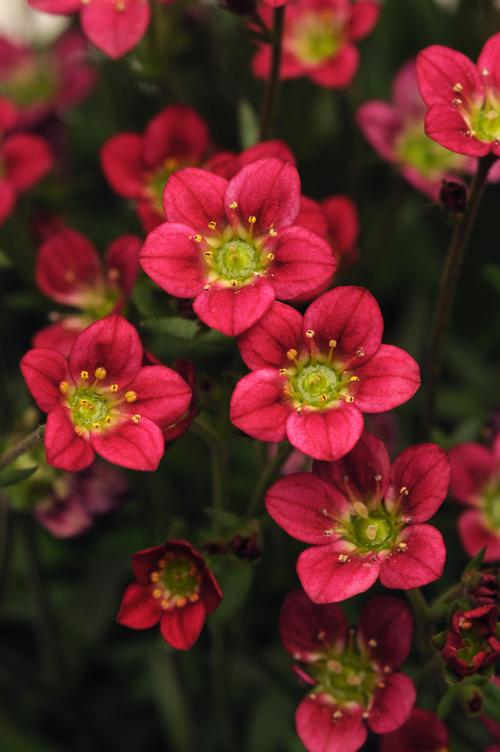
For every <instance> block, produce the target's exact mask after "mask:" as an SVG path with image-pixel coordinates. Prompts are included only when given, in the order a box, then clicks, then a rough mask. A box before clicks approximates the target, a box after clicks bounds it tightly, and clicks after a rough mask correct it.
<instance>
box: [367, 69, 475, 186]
mask: <svg viewBox="0 0 500 752" xmlns="http://www.w3.org/2000/svg"><path fill="white" fill-rule="evenodd" d="M426 111H427V108H426V106H425V104H424V102H423V100H422V97H421V96H420V93H419V90H418V83H417V70H416V64H415V61H413V60H412V61H410V62H408V63H406V64H405V65H404V66H403V67H402V68H401V69H400V70H399V72H398V74H397V75H396V78H395V79H394V84H393V91H392V103H391V104H389V103H387V102H383V101H380V100H374V101H371V102H366V103H365V104H363V105H362V106H361V107H360V108H359V110H358V112H357V122H358V125H359V127H360V128H361V130H362V132H363V134H364V136H365V137H366V139H367V140H368V141H369V143H370V144H371V146H373V148H374V149H375V151H376V152H377V153H378V155H379V156H380V157H382V159H385V160H387V161H388V162H390V163H392V164H395V165H397V166H398V167H399V169H400V171H401V174H402V175H403V177H404V178H405V179H406V180H407V181H408V182H409V183H410V185H413V187H414V188H417V189H418V190H419V191H422V192H423V193H425V194H426V195H428V196H430V197H431V198H432V199H437V198H438V196H439V191H440V189H441V185H442V181H443V180H456V175H457V174H459V173H461V172H464V171H466V170H467V169H468V168H470V166H471V165H470V162H471V160H470V159H467V158H466V157H463V156H460V155H458V154H454V153H452V152H450V151H449V150H448V149H445V148H443V147H442V146H440V145H439V144H437V143H436V142H435V141H433V140H432V139H430V138H429V137H428V136H427V135H426V134H425V131H424V117H425V113H426ZM473 164H475V163H473Z"/></svg>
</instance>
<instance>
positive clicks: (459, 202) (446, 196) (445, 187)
mask: <svg viewBox="0 0 500 752" xmlns="http://www.w3.org/2000/svg"><path fill="white" fill-rule="evenodd" d="M439 199H440V201H441V203H442V205H443V206H444V208H445V210H446V211H447V212H448V214H463V213H464V211H465V209H466V207H467V189H466V187H465V185H464V184H463V183H458V182H456V181H454V180H443V182H442V184H441V190H440V191H439Z"/></svg>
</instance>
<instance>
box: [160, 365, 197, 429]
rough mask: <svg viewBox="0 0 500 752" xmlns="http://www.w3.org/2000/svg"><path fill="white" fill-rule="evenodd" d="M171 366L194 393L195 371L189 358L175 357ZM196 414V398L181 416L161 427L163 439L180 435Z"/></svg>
mask: <svg viewBox="0 0 500 752" xmlns="http://www.w3.org/2000/svg"><path fill="white" fill-rule="evenodd" d="M172 368H173V369H174V371H177V373H178V374H180V375H181V376H182V378H183V379H184V380H185V381H186V382H187V383H188V384H189V386H190V388H191V391H192V393H193V394H195V387H196V371H195V368H194V365H193V363H192V362H191V361H190V360H182V358H177V359H176V360H174V362H173V363H172ZM197 415H198V405H197V404H196V400H195V399H192V400H191V402H190V403H189V406H188V408H187V410H186V412H185V413H184V414H183V415H181V417H180V418H179V419H178V420H176V421H175V423H172V424H171V425H169V426H167V427H166V428H164V429H163V438H164V439H165V441H175V439H178V438H179V437H180V436H182V435H183V434H184V433H185V432H186V431H187V430H188V428H189V426H190V425H191V423H192V422H193V420H194V419H195V418H196V416H197Z"/></svg>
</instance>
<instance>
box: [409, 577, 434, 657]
mask: <svg viewBox="0 0 500 752" xmlns="http://www.w3.org/2000/svg"><path fill="white" fill-rule="evenodd" d="M406 596H407V598H408V600H409V601H410V605H411V607H412V609H413V614H414V616H415V632H416V637H417V644H418V649H419V651H420V653H421V655H422V657H423V658H426V657H433V652H432V647H431V643H430V637H431V635H430V629H431V625H432V613H431V609H430V608H429V605H428V603H427V601H426V599H425V598H424V596H423V594H422V591H421V590H420V588H414V589H413V590H407V591H406Z"/></svg>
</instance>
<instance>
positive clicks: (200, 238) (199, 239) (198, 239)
mask: <svg viewBox="0 0 500 752" xmlns="http://www.w3.org/2000/svg"><path fill="white" fill-rule="evenodd" d="M192 239H193V240H194V242H195V243H201V241H202V240H203V238H202V237H201V235H200V234H199V233H196V235H193V238H192Z"/></svg>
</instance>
